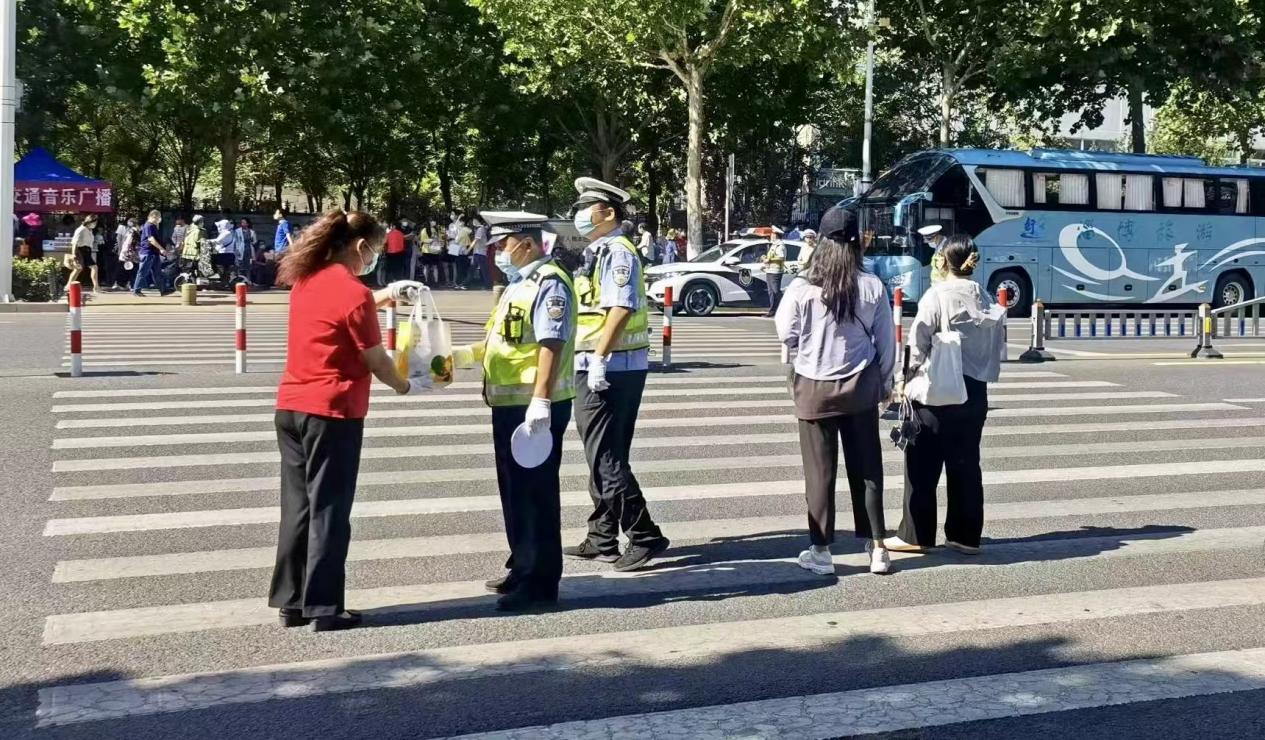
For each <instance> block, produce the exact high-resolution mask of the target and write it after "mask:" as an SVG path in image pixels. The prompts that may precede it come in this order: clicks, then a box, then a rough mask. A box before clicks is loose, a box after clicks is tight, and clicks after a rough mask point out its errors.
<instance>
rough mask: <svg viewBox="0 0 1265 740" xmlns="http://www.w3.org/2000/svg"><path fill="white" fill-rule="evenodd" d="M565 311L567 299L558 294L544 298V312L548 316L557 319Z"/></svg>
mask: <svg viewBox="0 0 1265 740" xmlns="http://www.w3.org/2000/svg"><path fill="white" fill-rule="evenodd" d="M566 312H567V299H566V298H564V297H563V296H560V295H551V296H549V297H547V298H545V313H547V314H549V318H551V319H553V320H554V321H558V320H559V319H561V318H562V317H563V315H564V314H566Z"/></svg>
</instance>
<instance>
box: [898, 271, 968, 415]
mask: <svg viewBox="0 0 1265 740" xmlns="http://www.w3.org/2000/svg"><path fill="white" fill-rule="evenodd" d="M938 298H939V301H940V331H938V332H936V334H935V336H933V337H932V338H931V353H930V354H929V355H927V359H926V361H925V362H923V363H922V365H921V366H920V367H919V368H918V371H917V372H916V373H914V377H913V378H911V379H910V380H909V382H908V383H906V384H905V395H906V396H908V397H909V398H910V399H912V400H914V401H917V402H918V403H921V404H922V405H923V406H957V405H959V404H963V403H966V381H965V380H963V379H962V335H961V334H960V333H958V332H956V331H953V330H952V329H951V328H950V327H949V304H948V301H946V300H945V298H944V293H943V292H941V293H940V295H939V296H938Z"/></svg>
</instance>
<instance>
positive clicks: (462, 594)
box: [44, 527, 1265, 645]
mask: <svg viewBox="0 0 1265 740" xmlns="http://www.w3.org/2000/svg"><path fill="white" fill-rule="evenodd" d="M1263 536H1265V527H1240V528H1231V529H1201V530H1196V531H1193V532H1159V533H1147V534H1138V535H1123V536H1108V537H1085V538H1073V539H1060V540H1038V541H1029V542H1017V543H1016V542H1012V543H1002V544H996V545H989V546H987V547H986V548H985V550H984V554H982V555H981V556H980V557H978V558H974V559H971V560H967V561H960V560H951V559H947V558H946V559H945V560H943V561H937V563H936V567H937V568H943V569H949V568H970V569H982V568H998V567H1004V566H1005V564H1006V563H1008V562H1011V561H1013V560H1014V559H1015V558H1016V556H1017V555H1020V554H1021V555H1022V556H1023V559H1024V560H1025V561H1026V560H1027V559H1028V558H1029V557H1031V558H1033V559H1041V558H1042V557H1043V556H1044V557H1049V553H1051V552H1060V553H1063V554H1064V555H1063V557H1062V558H1061V562H1066V561H1067V560H1069V559H1070V558H1068V557H1066V555H1065V553H1067V551H1068V550H1072V551H1076V552H1083V553H1084V555H1081V556H1079V557H1078V558H1077V559H1079V560H1107V559H1115V558H1140V557H1150V558H1155V557H1162V556H1164V555H1170V554H1175V553H1213V552H1222V551H1226V550H1244V549H1250V550H1258V549H1259V548H1260V546H1261V539H1262V537H1263ZM892 556H893V560H894V561H896V562H899V561H901V560H906V559H908V558H919V557H923V556H918V555H910V556H904V555H903V554H901V553H892ZM661 562H662V563H663V565H661V566H660V567H657V568H655V569H654V570H653V571H648V572H644V573H636V572H634V573H617V572H615V571H613V570H610V571H598V572H595V573H570V574H563V576H562V583H561V588H560V591H561V592H562V593H561V595H562V597H563V598H598V597H609V596H618V595H629V594H636V593H662V592H673V591H679V590H681V589H683V588H686V587H688V585H689V584H690V583H691V582H692V583H695V584H697V585H701V584H702V583H706V582H713V583H714V582H716V581H717V580H720V579H721V578H726V579H728V580H732V581H733V583H735V584H737V583H751V582H752V581H753V580H755V581H758V580H760V579H761V578H760V577H761V576H763V577H766V578H767V577H769V576H771V575H772V574H771V573H770V572H769V571H768V566H771V565H772V566H774V567H777V565H775V564H781V565H785V566H789V567H790V568H795V569H796V571H798V567H797V566H796V565H795V564H794V563H795V559H794V558H774V559H768V560H727V561H723V562H709V563H690V562H689V558H688V556H687V559H685V560H680V559H676V558H673V557H671V556H670V555H669V556H668V557H664V558H663V559H662V561H661ZM834 562H835V564H836V566H840V565H842V566H847V567H860V566H863V565H864V566H867V567H868V565H869V557H868V556H867V555H866V554H865V553H850V554H847V555H835V556H834ZM744 566H749V570H754V569H756V568H757V566H764V568H765V569H764V570H763V572H760V571H757V572H756V573H754V574H750V575H755V576H756V577H755V578H754V579H752V578H746V577H744V576H746V575H749V574H748V573H743V568H744ZM778 570H779V571H780V568H778ZM792 572H793V571H790V570H787V571H785V572H779V574H778V575H776V576H774V577H776V578H778V579H779V580H785V579H786V578H787V577H788V574H790V573H792ZM720 573H724V574H726V575H724V576H719V575H718V574H720ZM1175 585H1177V584H1170V585H1166V586H1164V587H1163V588H1165V589H1168V588H1173V587H1174V586H1175ZM1253 593H1254V594H1255V598H1258V599H1265V590H1262V589H1260V588H1256V589H1255V590H1254V591H1253ZM489 596H490V595H489V594H488V592H487V590H486V589H485V588H484V585H483V581H482V580H478V581H455V582H447V583H426V584H416V585H401V586H386V587H382V588H374V589H349V590H348V591H347V595H346V602H347V606H348V607H349V608H353V609H363V610H381V611H384V612H392V613H399V612H416V611H426V610H427V609H429V608H433V607H434V606H436V605H439V604H448V605H451V603H452V602H453V601H460V600H466V599H480V600H487V599H488V598H489ZM940 606H941V605H939V604H937V605H936V607H937V609H938V608H939V607H940ZM1079 606H1080V608H1086V607H1087V606H1088V605H1087V604H1080V605H1079ZM1190 607H1191V608H1203V606H1201V605H1199V604H1190ZM919 609H920V610H921V614H922V620H923V623H924V624H930V623H934V622H935V621H936V620H931V619H927V607H926V606H922V607H919ZM1100 616H1101V615H1100ZM276 618H277V612H276V610H275V609H270V608H268V604H267V602H266V601H265V600H264V599H261V598H259V597H258V596H251V597H250V598H245V599H230V600H225V601H210V602H200V603H199V602H193V603H185V604H168V605H155V606H141V607H132V608H127V609H109V610H104V611H90V612H77V613H71V614H53V615H50V616H48V617H46V618H45V620H44V644H45V645H64V644H69V643H84V642H99V641H103V640H119V639H124V638H130V637H142V636H146V635H163V634H179V633H187V632H202V631H205V630H214V629H229V628H235V627H249V626H254V625H260V624H271V623H273V622H274V621H275V620H276ZM571 639H572V640H574V639H575V638H574V637H572V638H571Z"/></svg>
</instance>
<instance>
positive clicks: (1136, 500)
mask: <svg viewBox="0 0 1265 740" xmlns="http://www.w3.org/2000/svg"><path fill="white" fill-rule="evenodd" d="M1262 505H1265V491H1262V490H1238V491H1200V492H1192V493H1172V494H1154V495H1148V496H1109V497H1106V498H1086V499H1056V500H1044V501H1017V502H1004V503H990V504H989V505H988V520H989V521H990V522H996V521H1008V520H1016V519H1039V518H1046V517H1064V516H1103V515H1111V514H1123V513H1131V512H1174V511H1180V510H1183V509H1201V508H1216V507H1239V506H1262ZM944 513H945V509H944V507H941V508H940V509H939V511H938V516H939V517H940V518H943V516H944ZM885 515H886V517H887V519H888V521H893V522H894V521H898V520H899V519H900V518H901V515H902V512H901V510H900V509H889V510H887V512H886V514H885ZM660 524H662V525H663V526H664V527H666V528H668V529H669V530H670V531H671V534H672V538H673V541H675V542H677V543H683V542H689V541H694V540H717V539H724V538H729V537H744V538H746V539H748V540H750V539H756V538H758V537H759V535H758V534H754V533H762V532H768V533H771V534H772V533H795V534H796V535H797V534H798V533H799V532H800V530H802V528H803V526H804V518H803V516H801V515H795V516H780V517H749V518H735V519H712V520H689V521H682V522H667V521H661V522H660ZM585 532H587V530H586V529H571V530H563V533H562V540H563V542H570V541H573V540H578V539H580V538H581V537H583V536H584V534H585ZM505 549H506V544H505V534H504V533H503V532H485V533H475V534H456V535H432V536H426V537H402V538H388V539H375V540H361V539H357V540H355V542H354V544H353V545H352V547H351V550H350V553H349V555H348V560H349V561H350V562H365V561H374V560H391V559H399V558H421V557H436V556H450V555H464V554H472V553H487V552H502V551H504V550H505ZM275 557H276V548H275V547H249V548H238V549H231V550H208V551H203V552H176V553H166V554H160V555H132V556H122V557H108V558H84V559H78V560H61V561H58V563H57V564H56V565H55V566H54V568H53V582H54V583H76V582H82V581H102V580H112V579H118V578H140V577H148V576H165V575H176V574H189V573H212V572H223V571H232V570H247V569H252V568H268V567H271V566H272V564H273V562H274V559H275Z"/></svg>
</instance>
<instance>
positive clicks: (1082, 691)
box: [278, 642, 1265, 740]
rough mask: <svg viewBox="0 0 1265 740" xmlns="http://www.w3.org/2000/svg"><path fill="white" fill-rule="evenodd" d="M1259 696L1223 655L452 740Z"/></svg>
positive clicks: (679, 733)
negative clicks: (1246, 694) (1242, 694)
mask: <svg viewBox="0 0 1265 740" xmlns="http://www.w3.org/2000/svg"><path fill="white" fill-rule="evenodd" d="M830 644H833V643H830V642H827V643H826V645H827V646H829V645H830ZM786 649H792V648H791V647H788V648H786ZM379 681H380V682H382V683H384V684H385V682H384V681H382V679H379ZM312 683H315V682H312ZM383 687H384V688H386V687H387V686H386V685H384V686H383ZM1262 688H1265V649H1254V650H1226V651H1221V652H1213V653H1196V654H1190V655H1173V656H1166V657H1160V658H1141V659H1137V660H1126V661H1121V662H1118V663H1092V664H1088V665H1074V666H1068V667H1065V668H1047V669H1044V670H1035V671H1023V672H1019V673H1002V674H997V675H985V676H971V677H967V678H953V679H947V680H942V681H928V682H926V683H916V684H902V685H899V686H881V687H877V688H869V689H854V690H852V691H840V692H837V693H833V694H814V695H810V696H794V697H786V698H778V699H764V700H760V701H750V702H741V703H735V704H727V705H725V706H723V707H716V706H713V707H697V708H692V709H678V710H673V711H664V712H653V713H647V714H637V715H627V716H623V717H609V718H603V719H591V720H577V721H573V722H559V723H557V724H553V725H547V726H535V727H523V728H518V729H511V730H503V731H496V732H488V733H479V734H470V735H462V736H460V737H455V738H450V739H449V740H570V738H578V737H603V738H604V737H669V736H674V737H805V738H807V737H843V736H847V737H853V736H860V735H866V736H869V735H875V736H877V735H884V736H886V735H888V734H889V733H893V732H899V731H901V730H912V729H917V728H925V727H935V726H941V725H950V724H957V723H964V722H982V721H986V720H994V719H1004V718H1009V717H1020V716H1031V715H1039V714H1049V713H1052V712H1070V711H1073V710H1077V709H1092V708H1097V707H1106V706H1119V705H1122V704H1133V703H1141V702H1158V701H1161V700H1164V699H1181V698H1188V697H1197V696H1207V695H1212V694H1227V693H1232V692H1244V691H1253V690H1258V689H1262ZM347 690H356V689H354V688H353V689H347ZM278 693H279V692H278ZM766 733H776V735H773V734H766Z"/></svg>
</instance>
